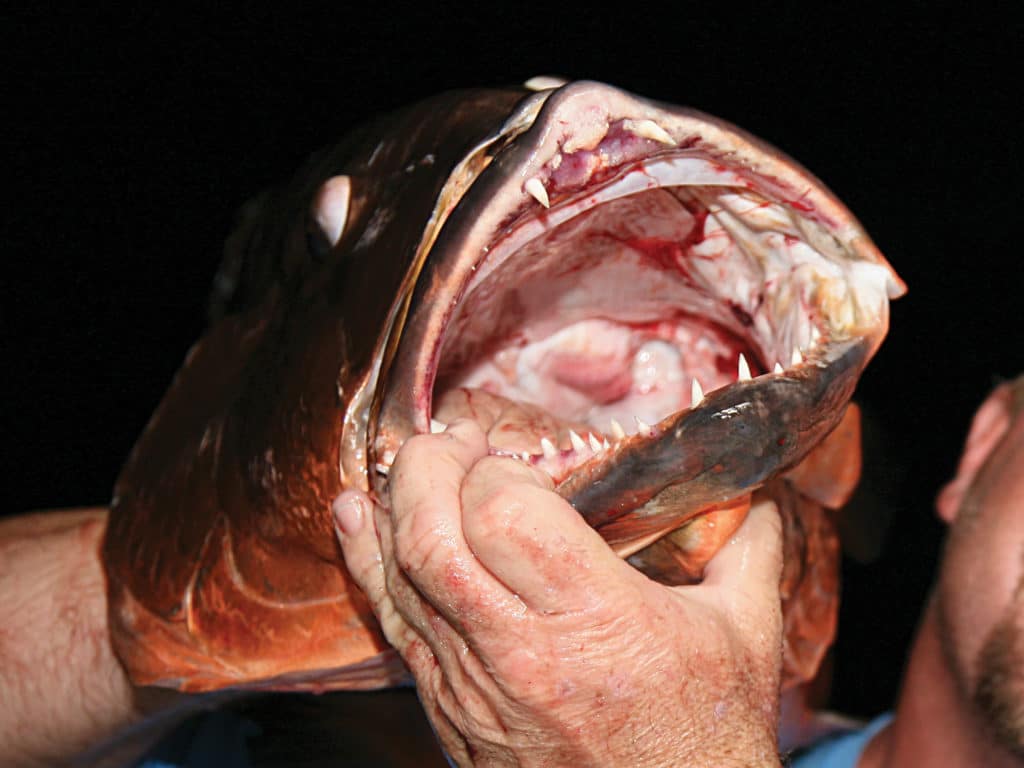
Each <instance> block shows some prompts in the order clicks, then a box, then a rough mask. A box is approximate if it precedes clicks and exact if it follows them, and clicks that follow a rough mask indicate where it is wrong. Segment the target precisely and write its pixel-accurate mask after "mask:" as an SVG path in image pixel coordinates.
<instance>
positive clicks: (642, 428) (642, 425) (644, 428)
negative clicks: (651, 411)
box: [633, 416, 651, 432]
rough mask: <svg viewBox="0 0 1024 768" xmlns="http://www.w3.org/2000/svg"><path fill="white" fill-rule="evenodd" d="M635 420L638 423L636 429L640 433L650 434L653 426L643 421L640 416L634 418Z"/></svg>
mask: <svg viewBox="0 0 1024 768" xmlns="http://www.w3.org/2000/svg"><path fill="white" fill-rule="evenodd" d="M633 420H634V421H635V422H636V428H637V431H638V432H650V431H651V425H650V424H648V423H647V422H646V421H644V420H643V419H641V418H640V417H639V416H634V417H633Z"/></svg>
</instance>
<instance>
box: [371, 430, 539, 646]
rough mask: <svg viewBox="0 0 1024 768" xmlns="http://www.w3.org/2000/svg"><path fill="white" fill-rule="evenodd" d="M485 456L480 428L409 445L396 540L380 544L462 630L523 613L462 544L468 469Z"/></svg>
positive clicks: (395, 495)
mask: <svg viewBox="0 0 1024 768" xmlns="http://www.w3.org/2000/svg"><path fill="white" fill-rule="evenodd" d="M486 455H487V439H486V437H485V436H484V434H483V432H482V431H481V430H480V428H479V427H478V426H477V425H476V424H474V423H473V422H471V421H467V420H459V421H456V422H453V423H452V424H451V425H449V426H448V428H447V430H445V432H443V433H441V434H437V435H418V436H416V437H413V438H411V439H410V440H408V441H407V442H406V444H405V445H404V446H403V447H402V448H401V450H400V451H399V452H398V455H397V456H396V458H395V462H394V465H393V467H392V473H391V511H390V515H391V518H392V532H393V536H394V538H393V542H383V543H384V552H385V556H386V557H387V554H388V553H389V552H391V551H393V552H394V556H395V558H396V563H397V568H398V569H399V570H400V571H401V572H402V574H404V576H405V577H407V579H408V580H409V582H410V583H411V585H412V586H413V587H415V589H416V590H417V592H418V594H419V595H421V596H422V597H423V598H425V599H426V600H427V601H428V602H429V603H430V604H431V605H432V606H433V607H434V608H435V609H436V610H437V611H439V612H440V613H441V614H442V615H443V616H444V617H445V618H446V619H447V620H448V621H449V622H451V623H452V624H453V625H455V626H456V627H457V628H460V629H463V630H466V629H470V628H475V627H477V626H480V625H490V624H491V623H493V619H494V616H495V615H496V612H497V613H498V614H499V615H506V616H507V615H510V612H516V611H519V612H521V610H522V604H521V603H520V602H519V601H518V600H517V599H516V598H515V596H514V595H512V594H510V593H509V592H508V590H506V589H505V588H504V587H503V586H502V585H501V584H500V583H499V582H498V581H496V580H495V579H494V577H493V576H491V574H490V573H488V571H487V570H486V569H485V568H483V567H482V566H481V565H480V563H479V562H477V559H476V557H475V556H474V555H473V553H472V552H471V551H470V548H469V546H468V545H467V544H466V540H465V538H464V536H463V514H462V502H461V499H460V489H461V486H462V482H463V480H464V478H465V477H466V473H467V472H468V471H469V469H470V467H471V466H473V465H474V464H475V463H476V462H477V461H478V460H479V459H480V458H482V457H484V456H486ZM381 532H382V535H384V534H385V531H384V530H382V531H381ZM394 581H395V583H396V585H398V584H399V581H398V580H397V579H394ZM403 609H404V601H403Z"/></svg>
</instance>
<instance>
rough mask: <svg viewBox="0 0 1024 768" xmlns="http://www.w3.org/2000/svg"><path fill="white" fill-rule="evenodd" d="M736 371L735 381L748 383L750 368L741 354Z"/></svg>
mask: <svg viewBox="0 0 1024 768" xmlns="http://www.w3.org/2000/svg"><path fill="white" fill-rule="evenodd" d="M737 369H738V371H739V375H738V376H737V378H736V380H737V381H750V366H749V365H748V364H747V358H745V357H744V356H743V353H742V352H740V361H739V364H738V366H737Z"/></svg>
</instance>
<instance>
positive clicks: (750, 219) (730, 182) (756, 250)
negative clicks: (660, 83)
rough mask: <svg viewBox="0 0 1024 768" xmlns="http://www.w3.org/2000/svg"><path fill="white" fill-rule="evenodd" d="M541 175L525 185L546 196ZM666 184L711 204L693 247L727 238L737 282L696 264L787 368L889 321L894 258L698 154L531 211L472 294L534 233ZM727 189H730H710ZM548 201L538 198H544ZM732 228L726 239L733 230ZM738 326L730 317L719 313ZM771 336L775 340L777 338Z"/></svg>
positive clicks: (488, 258) (652, 164)
mask: <svg viewBox="0 0 1024 768" xmlns="http://www.w3.org/2000/svg"><path fill="white" fill-rule="evenodd" d="M534 182H538V183H539V180H538V179H537V178H536V177H534V178H532V179H531V180H530V181H529V182H527V183H526V184H524V187H523V189H524V194H526V195H529V196H530V197H531V198H534V199H536V187H537V183H534ZM657 188H678V189H681V190H685V193H686V195H687V196H689V197H690V198H691V199H693V200H694V201H696V202H698V203H700V204H701V205H702V206H703V207H704V208H705V209H707V210H708V213H709V215H708V217H707V220H706V222H705V225H704V227H705V228H704V232H703V233H701V234H702V237H701V240H702V242H701V243H699V244H698V245H696V246H694V248H693V252H694V253H695V254H697V255H701V254H702V249H703V252H704V255H707V256H709V257H710V256H711V255H713V254H712V251H713V250H714V249H721V247H722V244H723V242H725V241H726V240H727V241H728V243H729V244H730V246H729V247H730V252H729V253H728V254H727V255H723V256H720V257H719V261H721V260H722V258H723V257H724V258H725V260H726V261H727V262H728V263H729V264H730V265H731V267H732V268H731V269H730V274H729V281H728V282H725V281H722V280H721V276H720V275H718V274H715V270H716V269H720V265H719V266H715V263H714V262H715V260H714V259H711V258H708V259H707V260H706V261H702V260H698V261H697V262H696V264H695V265H691V269H695V270H696V272H697V273H698V274H699V273H700V269H701V268H702V266H704V267H706V272H705V274H703V278H704V282H705V284H706V287H707V290H708V292H709V293H710V294H712V295H716V296H718V297H719V298H721V299H727V300H728V301H731V302H733V303H734V304H735V305H736V306H738V307H741V308H743V309H744V310H745V311H746V312H747V313H749V315H750V316H751V317H752V319H753V321H754V327H753V328H752V329H751V333H752V335H754V336H756V337H757V338H758V339H759V340H760V341H761V345H762V352H763V354H764V357H765V361H766V362H767V363H768V364H769V365H771V364H773V363H774V362H779V363H781V365H782V366H783V367H788V366H789V365H791V361H793V360H794V359H796V358H798V357H800V358H805V357H807V356H808V354H809V353H810V351H811V350H812V348H813V346H814V344H815V343H816V342H817V341H818V339H819V338H820V336H821V335H825V336H827V337H828V338H830V339H842V338H847V337H849V336H850V335H852V334H853V333H855V331H856V329H857V328H860V327H870V326H874V325H877V324H879V322H880V321H881V322H884V321H885V319H886V317H887V312H888V298H889V295H890V293H891V291H892V290H893V286H892V285H891V283H892V277H891V274H890V270H889V269H888V267H887V266H886V265H883V264H878V263H872V262H869V261H866V260H863V259H861V258H858V257H856V256H854V255H852V254H851V253H850V252H849V251H847V250H845V249H844V248H843V247H842V246H841V245H840V244H839V242H838V241H837V240H836V239H835V238H834V237H832V236H831V235H830V234H829V232H828V231H827V230H826V229H825V228H824V226H823V225H821V224H819V223H817V222H816V221H814V220H812V219H811V218H810V217H803V216H800V215H798V214H796V213H795V211H794V210H793V209H792V207H790V206H787V205H785V204H783V203H779V202H776V201H772V200H770V199H769V198H767V197H766V196H764V195H763V194H761V193H760V192H758V191H757V190H756V189H754V185H753V184H752V182H751V179H750V178H749V177H747V176H744V175H741V174H740V173H738V172H736V171H734V170H732V169H729V168H727V167H725V166H723V165H722V164H721V163H719V162H715V161H712V160H709V159H708V158H706V157H702V156H699V155H697V154H688V155H683V154H676V155H673V156H668V157H666V156H661V157H656V158H653V159H651V160H649V161H642V162H639V163H635V164H633V165H632V167H630V168H628V169H627V170H626V171H625V172H624V173H622V174H620V175H619V176H617V177H616V178H614V179H613V180H611V181H610V182H608V183H606V184H602V185H599V186H596V187H591V188H588V189H586V190H584V191H582V192H580V193H577V194H574V195H572V196H571V197H569V198H568V199H565V200H563V201H557V202H556V203H555V204H553V205H552V206H551V207H550V208H547V209H546V210H540V211H539V212H538V213H537V214H536V215H530V216H526V217H523V218H522V219H521V220H520V221H519V222H518V223H516V224H514V225H513V227H512V228H511V229H510V230H508V231H507V232H506V233H504V234H503V235H502V236H500V238H499V239H498V240H497V242H496V243H495V244H494V245H493V246H492V247H491V248H490V249H489V251H488V252H487V253H486V254H485V256H484V258H483V259H482V260H481V261H480V262H479V264H478V265H477V268H476V270H475V272H474V274H473V276H472V278H471V279H470V281H469V283H468V285H467V286H466V289H465V293H464V294H463V295H464V296H465V295H469V293H471V292H472V291H473V290H474V288H475V287H477V286H478V285H480V284H481V283H482V282H483V281H485V280H486V278H487V277H488V275H490V274H491V273H492V272H493V271H494V270H495V269H497V268H499V267H500V266H501V265H502V264H503V263H504V262H505V261H507V260H508V259H510V258H513V257H514V256H515V254H516V253H517V252H519V251H520V250H521V249H522V248H523V247H524V246H525V245H526V244H527V243H529V242H530V241H532V240H534V239H536V238H540V237H542V236H543V235H545V234H546V233H548V232H550V231H552V230H554V229H555V228H557V227H558V226H560V225H561V224H564V223H565V222H567V221H569V220H570V219H573V218H575V217H576V216H579V215H580V214H581V213H583V212H585V211H589V210H591V209H593V208H595V207H598V206H601V205H604V204H606V203H608V202H610V201H612V200H615V199H618V198H622V197H626V196H628V195H634V194H638V193H641V192H644V191H647V190H652V189H657ZM711 188H714V189H720V190H721V193H720V194H714V195H713V194H709V193H708V190H709V189H711ZM544 202H547V198H546V193H545V198H544V200H537V203H538V205H543V203H544ZM723 236H724V237H723ZM717 319H718V320H720V321H722V322H723V324H725V325H728V324H729V321H728V319H726V318H717ZM768 341H770V342H771V343H770V345H769V344H768V343H767V342H768Z"/></svg>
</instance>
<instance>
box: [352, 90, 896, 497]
mask: <svg viewBox="0 0 1024 768" xmlns="http://www.w3.org/2000/svg"><path fill="white" fill-rule="evenodd" d="M531 98H532V99H533V103H534V105H536V104H542V106H540V108H539V110H536V115H535V119H534V120H533V123H532V124H531V125H530V127H529V128H528V129H526V130H522V127H521V126H520V127H519V129H518V130H517V133H518V135H516V136H515V138H514V140H512V141H510V142H508V143H506V144H505V145H504V146H503V147H502V149H501V151H500V152H499V153H498V154H496V155H495V157H494V159H493V162H492V163H491V165H490V166H489V167H487V169H486V170H484V171H483V172H482V173H481V174H480V176H479V177H478V178H477V179H476V180H475V182H474V183H473V184H472V186H471V187H470V188H469V189H468V190H467V191H466V192H465V194H464V196H463V198H462V199H461V200H460V202H459V203H458V205H457V206H456V208H455V210H454V211H453V212H452V214H451V216H450V218H449V220H448V221H447V222H446V223H445V225H444V228H443V229H442V231H441V233H440V234H439V236H438V238H437V240H436V242H435V243H434V246H433V250H432V252H431V254H430V256H429V257H428V259H427V264H426V266H425V269H424V271H423V273H421V274H420V275H419V278H418V280H417V282H416V285H415V288H414V294H413V296H412V297H411V302H410V310H409V316H408V321H407V322H406V324H405V326H404V327H400V328H397V329H396V331H395V332H396V333H397V334H399V336H400V338H399V340H398V344H397V347H398V352H397V353H396V355H395V358H394V360H393V361H391V364H390V365H389V366H388V370H385V371H383V372H382V382H381V386H378V387H377V388H376V393H375V405H376V408H377V409H378V412H379V419H378V420H371V421H372V423H371V424H369V425H368V427H369V430H370V434H369V435H368V437H369V440H368V445H369V446H372V451H370V453H371V455H372V457H373V458H372V459H371V461H370V466H371V467H372V466H374V465H376V466H377V467H378V469H382V470H384V471H383V472H381V473H380V476H377V477H374V478H373V479H374V480H375V483H374V484H375V485H376V486H377V487H378V489H379V490H380V491H382V492H383V493H386V480H385V478H384V477H383V475H384V474H386V468H387V466H388V465H389V463H390V461H389V460H390V459H392V458H393V457H394V455H395V454H396V453H397V450H398V449H399V448H400V447H401V444H402V443H403V442H404V441H405V440H406V439H407V438H408V437H411V436H412V435H413V434H416V433H427V432H430V431H431V423H430V419H431V410H432V401H433V388H434V384H435V375H436V372H437V366H438V361H439V359H440V355H441V351H442V344H443V341H444V339H445V333H446V330H447V328H448V324H449V322H450V321H451V319H452V317H453V315H454V312H455V310H456V307H457V306H458V305H459V303H460V301H461V300H462V299H463V297H464V296H465V295H466V293H467V290H468V289H469V287H470V286H471V285H472V284H473V282H474V281H475V280H478V279H479V273H480V271H481V270H486V269H487V268H488V267H487V264H488V259H489V258H491V257H492V253H491V251H492V247H493V244H494V243H495V242H496V241H497V240H499V239H500V237H499V236H500V234H501V233H502V232H507V231H508V230H509V229H510V227H511V226H512V225H514V224H515V223H516V222H523V221H526V222H528V221H529V220H530V218H531V217H537V214H538V207H537V203H536V202H534V201H533V200H532V199H531V198H530V196H529V195H528V194H526V193H525V192H524V190H525V188H526V183H527V181H528V180H530V179H542V180H545V179H550V178H551V177H550V168H549V164H550V163H551V161H552V158H554V157H555V156H556V155H558V154H559V153H561V152H562V151H563V150H564V147H565V145H566V142H567V140H569V139H572V138H573V137H574V136H575V134H574V133H573V130H574V129H572V128H566V126H572V125H574V121H573V119H572V116H573V115H578V114H589V115H590V119H591V125H594V124H596V123H599V122H601V121H603V122H604V123H605V124H606V125H610V124H611V123H613V122H614V121H616V120H623V119H627V118H628V119H634V120H653V121H656V122H657V123H658V124H660V125H666V124H670V125H671V128H672V130H673V135H674V136H678V135H685V134H686V133H687V131H689V132H690V133H691V134H692V135H693V136H696V137H697V141H696V142H695V145H697V146H698V148H699V149H700V151H702V152H705V153H706V154H707V155H708V156H709V157H711V158H713V159H715V160H716V161H719V162H721V163H723V164H726V165H728V166H729V167H731V168H735V169H737V171H738V172H740V173H742V174H744V175H746V176H747V177H748V178H749V179H756V180H758V181H759V182H760V183H761V184H762V186H763V187H764V188H767V189H771V190H772V191H773V192H774V193H775V194H776V195H777V196H778V197H779V198H781V199H782V200H784V201H785V202H786V203H788V204H789V205H790V206H791V207H792V208H793V209H794V210H799V211H800V212H801V214H802V215H804V216H806V218H807V219H808V220H812V221H814V222H816V223H817V224H818V225H820V227H821V229H822V230H823V231H824V232H825V233H827V235H828V237H830V238H832V239H833V240H834V241H835V243H836V244H837V245H838V247H839V248H841V250H842V251H843V252H844V253H845V254H846V255H847V256H848V258H849V259H850V260H851V261H857V262H861V263H863V264H867V265H876V266H879V267H881V268H882V270H883V271H884V272H885V282H886V285H885V294H886V296H887V297H888V298H896V297H898V296H900V295H902V294H903V292H904V291H905V286H904V284H903V282H902V280H900V278H899V277H898V276H897V275H896V273H895V272H894V271H893V270H892V268H891V267H890V266H889V265H888V263H887V262H886V260H885V259H884V257H883V256H882V254H881V253H880V252H879V251H878V249H877V247H876V246H875V245H874V243H873V242H872V241H871V239H870V237H869V236H868V235H867V233H866V232H865V231H864V230H863V228H862V227H861V225H860V224H859V222H857V220H856V219H855V218H854V217H853V215H852V214H851V213H850V212H849V211H848V210H847V209H846V207H845V206H844V205H843V204H842V203H841V202H840V201H839V200H838V199H837V198H836V197H835V196H834V195H832V193H831V192H829V191H828V189H827V188H826V187H825V186H824V185H823V184H822V183H821V182H820V181H818V180H817V179H816V178H815V177H813V176H812V175H811V174H810V173H808V172H807V171H806V170H804V169H803V168H802V167H801V166H800V165H798V164H797V163H796V162H794V161H793V160H791V159H789V158H788V157H786V156H785V155H784V154H782V153H781V152H779V151H778V150H776V149H775V148H774V147H771V146H770V145H768V144H766V143H764V142H762V141H761V140H760V139H757V138H756V137H753V136H751V135H749V134H747V133H746V132H744V131H743V130H741V129H739V128H737V127H735V126H733V125H731V124H729V123H726V122H724V121H722V120H719V119H717V118H714V117H711V116H709V115H706V114H703V113H701V112H698V111H696V110H692V109H685V108H680V107H675V106H670V105H664V104H659V103H656V102H651V101H647V100H644V99H641V98H639V97H636V96H633V95H631V94H628V93H626V92H624V91H620V90H618V89H615V88H612V87H610V86H606V85H603V84H600V83H593V82H587V81H583V82H577V83H571V84H569V85H567V86H564V87H562V88H560V89H558V90H555V91H552V92H550V93H547V94H545V96H544V98H543V100H541V99H539V98H538V96H537V95H533V96H532V97H531ZM595 114H596V115H598V116H599V117H600V119H599V120H595V118H594V115H595ZM581 141H584V139H581ZM691 146H693V145H691ZM655 154H658V153H657V152H652V153H650V155H648V156H649V157H650V156H654V155H655ZM662 154H663V156H669V155H670V154H671V152H670V151H667V150H666V151H665V152H664V153H662ZM562 204H563V203H562V202H559V203H557V204H556V206H554V207H553V208H552V209H548V210H546V211H544V212H541V213H540V216H551V215H554V214H555V213H557V211H558V210H559V206H561V205H562ZM887 323H888V316H887V304H886V306H885V308H883V310H881V316H880V317H879V318H878V319H877V322H876V323H875V324H874V325H873V326H872V327H867V328H864V329H859V330H858V332H857V333H855V334H852V335H854V336H858V337H860V338H862V339H863V340H864V344H865V345H866V353H865V355H864V364H866V362H867V360H868V359H870V357H871V356H872V355H873V353H874V351H875V350H876V349H877V347H878V345H879V344H880V342H881V339H882V338H883V337H884V335H885V332H886V329H887ZM861 367H862V366H861ZM858 373H859V371H858ZM855 379H856V376H854V380H855ZM371 474H372V473H371Z"/></svg>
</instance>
